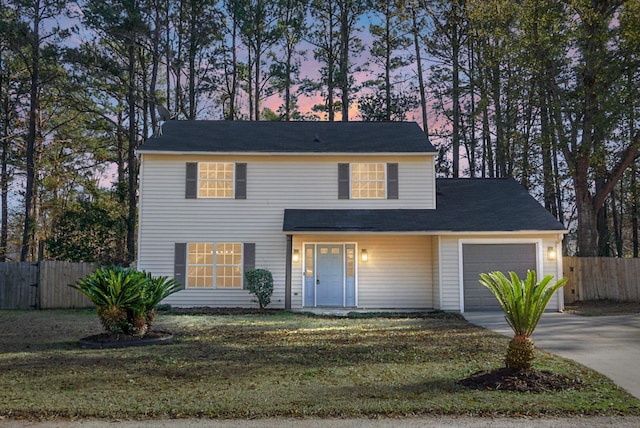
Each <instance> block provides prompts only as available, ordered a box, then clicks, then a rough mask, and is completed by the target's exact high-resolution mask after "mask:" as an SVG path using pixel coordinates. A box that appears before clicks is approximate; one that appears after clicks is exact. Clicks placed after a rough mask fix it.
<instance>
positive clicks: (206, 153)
mask: <svg viewBox="0 0 640 428" xmlns="http://www.w3.org/2000/svg"><path fill="white" fill-rule="evenodd" d="M136 153H137V154H154V155H172V156H211V155H216V156H273V155H278V156H345V155H352V156H435V155H436V153H435V152H278V151H268V152H255V151H252V152H249V151H247V152H242V151H235V152H222V151H204V152H201V151H182V150H181V151H171V150H144V149H139V150H136Z"/></svg>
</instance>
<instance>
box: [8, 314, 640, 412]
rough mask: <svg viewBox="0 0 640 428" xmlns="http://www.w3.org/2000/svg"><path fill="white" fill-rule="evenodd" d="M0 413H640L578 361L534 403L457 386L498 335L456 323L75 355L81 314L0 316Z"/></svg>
mask: <svg viewBox="0 0 640 428" xmlns="http://www.w3.org/2000/svg"><path fill="white" fill-rule="evenodd" d="M0 326H2V328H1V329H0V373H1V375H0V416H9V417H25V418H56V417H64V418H85V417H92V418H94V417H95V418H109V419H117V418H127V419H137V418H166V417H170V418H171V417H177V418H186V417H207V418H211V417H214V418H215V417H224V418H239V417H242V418H247V417H250V418H255V417H267V416H294V417H296V416H300V417H304V416H318V417H329V416H337V417H354V416H409V415H427V414H454V415H532V416H542V415H559V416H566V415H582V414H588V415H595V414H599V415H638V414H640V402H639V401H638V400H636V399H634V398H632V397H631V396H630V395H629V394H627V393H626V392H624V391H623V390H621V389H620V388H618V387H616V386H615V385H614V384H613V383H611V382H610V381H609V380H608V379H606V378H604V377H602V376H600V375H598V374H596V373H594V372H593V371H591V370H589V369H587V368H585V367H583V366H580V365H578V364H576V363H573V362H570V361H567V360H563V359H561V358H559V357H555V356H552V355H550V354H547V353H543V352H537V354H536V358H537V360H536V361H537V363H535V366H536V367H537V368H539V369H543V370H551V371H553V372H556V373H563V374H565V375H566V376H569V377H572V378H575V377H579V378H580V379H582V381H583V387H582V388H580V389H577V390H565V391H562V392H545V393H539V394H530V393H518V392H505V391H475V390H471V389H467V388H465V387H463V386H460V385H459V384H457V381H459V380H461V379H463V378H465V377H467V376H469V375H470V374H472V373H475V372H478V371H481V370H487V369H492V368H496V367H500V366H501V365H502V359H503V353H504V351H505V349H506V346H507V342H508V338H506V337H503V336H500V335H498V334H495V333H491V332H489V331H486V330H483V329H480V328H478V327H475V326H472V325H470V324H468V323H467V322H466V321H464V320H462V319H459V318H457V317H453V319H451V317H443V316H440V317H436V318H387V317H384V318H382V317H378V318H375V317H374V318H358V319H345V318H323V317H310V316H304V315H293V314H289V313H276V314H273V313H272V314H270V315H257V314H252V315H237V314H236V315H220V314H217V315H215V314H214V315H212V314H200V315H196V314H172V315H168V314H164V315H159V316H158V318H157V320H156V323H155V328H156V329H160V330H169V331H172V332H173V333H174V334H175V335H176V340H175V342H174V343H173V344H170V345H158V346H150V347H145V348H128V349H108V350H84V349H80V348H79V347H78V339H80V338H82V337H85V336H89V335H91V334H95V333H99V332H100V324H99V322H98V319H97V316H96V314H95V312H94V311H92V310H77V311H0Z"/></svg>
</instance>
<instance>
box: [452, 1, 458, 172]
mask: <svg viewBox="0 0 640 428" xmlns="http://www.w3.org/2000/svg"><path fill="white" fill-rule="evenodd" d="M452 7H453V10H452V13H453V20H454V22H453V25H452V26H451V58H452V61H453V63H452V66H451V73H452V78H453V86H452V94H451V102H452V104H453V105H452V108H453V126H452V132H453V135H452V154H451V157H452V158H453V178H458V177H459V176H460V39H459V37H458V31H459V29H458V24H459V23H458V13H459V12H458V2H457V0H456V1H454V2H453V6H452Z"/></svg>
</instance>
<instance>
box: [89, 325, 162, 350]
mask: <svg viewBox="0 0 640 428" xmlns="http://www.w3.org/2000/svg"><path fill="white" fill-rule="evenodd" d="M172 342H173V334H171V333H170V332H168V331H156V330H152V331H149V332H147V334H145V335H144V336H143V337H136V336H128V335H125V334H108V333H100V334H94V335H93V336H88V337H85V338H82V339H80V347H81V348H85V349H106V348H129V347H132V346H149V345H164V344H167V343H172Z"/></svg>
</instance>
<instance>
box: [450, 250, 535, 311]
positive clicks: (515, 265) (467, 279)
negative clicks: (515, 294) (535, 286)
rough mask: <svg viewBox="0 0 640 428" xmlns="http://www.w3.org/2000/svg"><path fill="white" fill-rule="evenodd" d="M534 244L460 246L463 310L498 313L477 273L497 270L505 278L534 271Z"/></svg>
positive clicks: (493, 301)
mask: <svg viewBox="0 0 640 428" xmlns="http://www.w3.org/2000/svg"><path fill="white" fill-rule="evenodd" d="M536 252H537V251H536V244H535V243H526V244H525V243H523V244H463V245H462V281H463V290H464V310H465V311H496V310H501V308H500V304H499V303H498V301H497V300H496V298H495V297H494V296H493V294H492V293H491V292H490V291H489V290H488V289H486V288H485V287H483V286H482V285H481V284H480V282H479V278H480V274H481V273H488V272H493V271H500V272H502V273H504V274H505V275H507V276H508V273H509V272H510V271H514V272H515V273H516V274H518V276H519V277H520V278H524V277H525V276H526V274H527V271H528V270H537V269H536Z"/></svg>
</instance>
